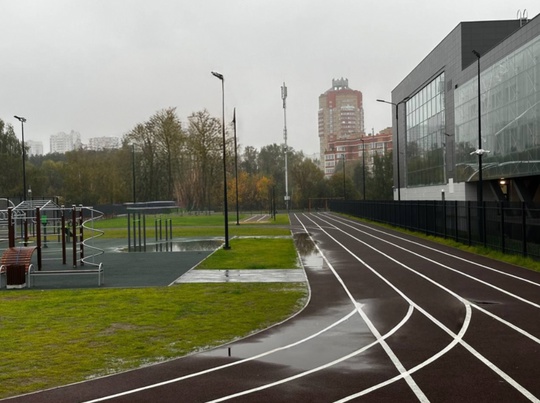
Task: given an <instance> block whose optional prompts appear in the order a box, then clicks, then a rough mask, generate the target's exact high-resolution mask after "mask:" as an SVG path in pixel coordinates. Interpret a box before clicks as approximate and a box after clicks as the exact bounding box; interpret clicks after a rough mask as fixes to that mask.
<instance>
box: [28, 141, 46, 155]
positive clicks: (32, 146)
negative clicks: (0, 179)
mask: <svg viewBox="0 0 540 403" xmlns="http://www.w3.org/2000/svg"><path fill="white" fill-rule="evenodd" d="M24 144H25V145H26V147H28V155H43V143H42V142H41V141H34V140H26V141H25V142H24Z"/></svg>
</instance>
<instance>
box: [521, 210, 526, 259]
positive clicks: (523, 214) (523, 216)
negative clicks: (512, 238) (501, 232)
mask: <svg viewBox="0 0 540 403" xmlns="http://www.w3.org/2000/svg"><path fill="white" fill-rule="evenodd" d="M521 231H522V240H523V245H522V247H523V252H522V253H523V256H527V206H526V204H525V202H521Z"/></svg>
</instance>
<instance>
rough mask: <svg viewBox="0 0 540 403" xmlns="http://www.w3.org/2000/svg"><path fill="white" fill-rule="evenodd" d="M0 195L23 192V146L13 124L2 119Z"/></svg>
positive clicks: (0, 127) (0, 122) (0, 134)
mask: <svg viewBox="0 0 540 403" xmlns="http://www.w3.org/2000/svg"><path fill="white" fill-rule="evenodd" d="M0 170H1V172H2V175H0V195H6V196H9V195H11V196H13V195H22V194H23V180H22V148H21V142H20V141H19V140H18V139H17V136H15V131H14V130H13V126H12V125H10V124H5V123H4V121H3V120H1V119H0Z"/></svg>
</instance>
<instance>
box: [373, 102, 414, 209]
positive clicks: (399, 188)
mask: <svg viewBox="0 0 540 403" xmlns="http://www.w3.org/2000/svg"><path fill="white" fill-rule="evenodd" d="M409 99H410V97H406V98H404V99H402V100H401V101H399V102H397V103H396V102H390V101H385V100H384V99H377V102H383V103H385V104H390V105H394V107H395V108H396V148H397V150H396V151H397V152H396V156H397V194H398V201H401V175H400V172H399V114H398V110H399V108H398V107H399V105H400V104H402V103H404V102H407V101H408V100H409Z"/></svg>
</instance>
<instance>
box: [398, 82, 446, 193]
mask: <svg viewBox="0 0 540 403" xmlns="http://www.w3.org/2000/svg"><path fill="white" fill-rule="evenodd" d="M444 88H445V86H444V73H442V74H441V75H439V76H438V77H436V78H435V79H434V80H433V81H431V82H430V83H429V84H427V85H426V86H425V87H424V88H422V90H420V92H418V93H417V94H416V95H415V96H414V97H412V98H411V99H410V100H409V101H407V103H406V111H407V119H406V125H407V131H406V133H407V139H406V141H407V151H406V152H407V159H406V160H407V168H406V172H407V186H429V185H437V184H443V183H445V181H446V178H445V177H444V176H445V167H444V155H445V150H444V147H445V138H444V136H445V134H444V131H445V104H444Z"/></svg>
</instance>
